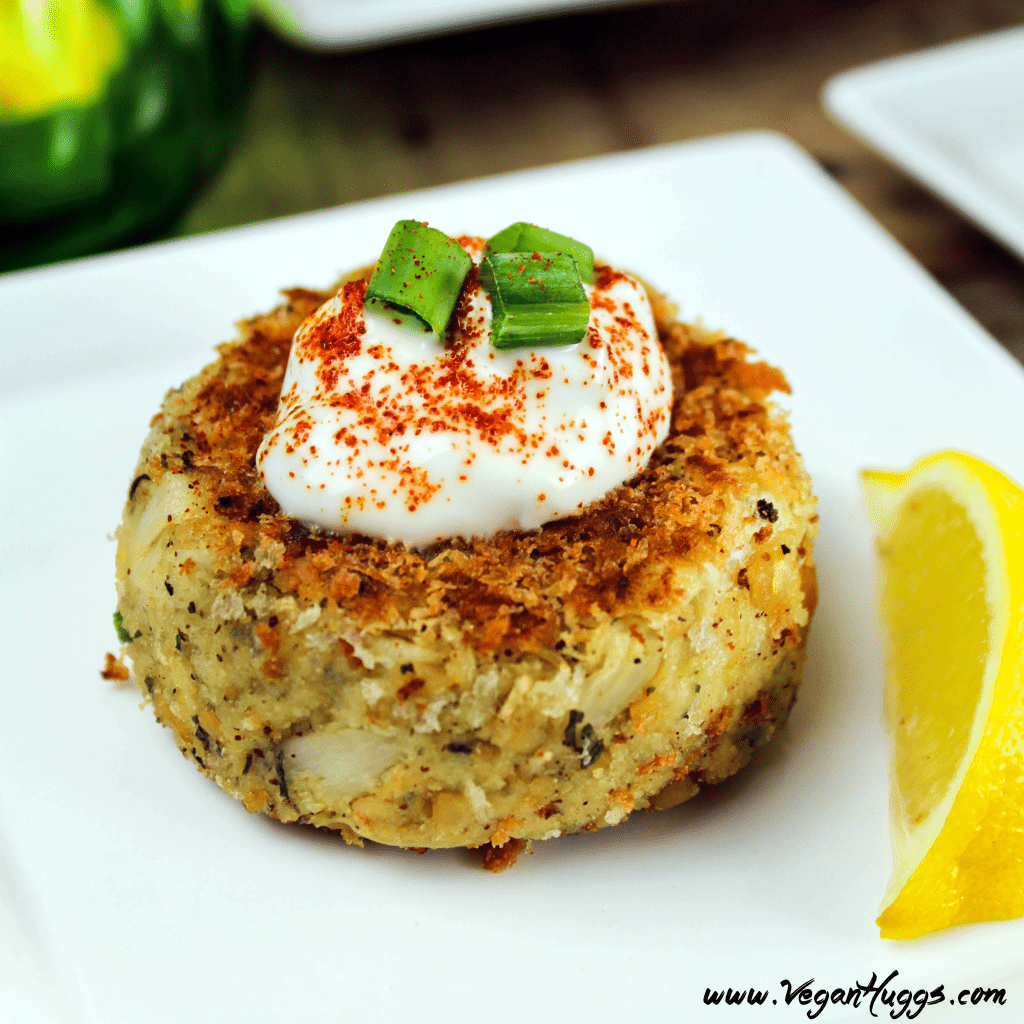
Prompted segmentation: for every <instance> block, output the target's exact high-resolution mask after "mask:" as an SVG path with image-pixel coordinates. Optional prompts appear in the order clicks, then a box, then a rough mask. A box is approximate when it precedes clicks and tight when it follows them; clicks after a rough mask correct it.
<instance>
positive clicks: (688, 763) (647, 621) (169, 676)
mask: <svg viewBox="0 0 1024 1024" xmlns="http://www.w3.org/2000/svg"><path fill="white" fill-rule="evenodd" d="M357 276H363V277H365V276H367V274H366V272H361V273H360V275H357ZM332 294H333V292H319V291H310V290H306V289H292V290H291V291H288V292H287V293H286V295H287V300H288V301H287V303H286V304H285V305H283V306H281V307H279V308H278V309H276V310H274V311H273V312H272V313H269V314H268V315H266V316H259V317H255V318H254V319H252V320H249V321H248V322H246V323H244V324H243V325H242V327H241V336H240V338H239V339H238V340H236V341H234V342H231V343H229V344H225V345H222V346H221V347H220V350H219V351H220V358H219V359H218V360H217V361H216V362H214V363H212V364H210V365H209V366H207V367H206V368H205V369H204V370H202V371H201V372H200V373H199V374H197V375H196V376H195V377H193V378H192V379H191V380H188V381H186V382H185V383H184V384H183V385H182V386H181V387H180V388H178V389H175V390H173V391H171V392H170V393H169V394H168V396H167V398H166V400H165V402H164V405H163V408H162V410H161V412H160V413H159V414H158V415H157V416H156V417H155V418H154V420H153V423H152V429H151V431H150V434H149V436H148V438H147V439H146V442H145V444H144V446H143V449H142V454H141V457H140V460H139V464H138V467H137V469H136V472H135V477H134V479H133V481H132V483H131V486H130V488H129V495H128V501H127V505H126V507H125V512H124V521H123V523H122V525H121V526H120V528H119V530H118V550H117V589H118V612H119V614H120V616H121V621H122V623H123V627H124V629H125V630H126V631H127V634H128V635H129V636H132V637H134V639H132V641H131V642H130V644H129V645H127V647H126V653H127V654H129V655H130V657H131V660H132V663H133V667H134V674H135V678H136V680H137V682H138V684H139V686H140V687H141V688H142V690H143V692H144V693H145V695H146V696H147V698H148V700H149V701H150V702H151V704H152V707H153V710H154V712H155V714H156V717H157V719H158V720H159V721H160V722H162V723H163V724H164V725H166V726H168V727H169V728H170V729H171V730H172V732H173V734H174V738H175V741H176V742H177V744H178V746H179V748H180V749H181V751H182V752H183V754H184V755H185V756H186V758H187V759H189V760H191V761H193V762H194V763H195V764H196V765H197V766H198V767H199V769H200V770H201V771H202V772H204V773H205V774H207V775H208V776H210V777H211V778H212V779H214V780H215V781H216V782H217V783H218V784H219V785H220V786H222V787H223V788H224V789H225V790H227V792H229V793H231V794H232V795H233V796H235V797H237V798H238V799H239V800H241V801H242V803H243V804H244V806H245V808H246V809H247V810H249V811H253V812H256V811H259V812H262V813H265V814H269V815H271V816H272V817H275V818H278V819H280V820H281V821H286V822H291V821H300V822H305V823H310V824H313V825H318V826H323V827H327V828H330V829H334V830H337V831H339V832H340V833H341V834H342V835H343V836H344V837H345V839H347V840H348V841H350V842H354V843H359V842H360V841H361V840H362V839H372V840H375V841H377V842H381V843H388V844H393V845H398V846H403V847H412V848H427V847H451V846H470V847H476V846H482V845H485V844H490V847H491V853H490V854H489V862H490V866H492V867H498V868H500V867H502V866H505V864H506V863H507V862H508V861H509V860H511V859H514V853H515V852H516V851H517V850H518V849H519V848H520V847H521V846H522V843H523V841H524V840H538V839H547V838H551V837H554V836H557V835H559V834H565V833H572V832H577V831H580V830H581V829H587V830H594V829H596V828H603V827H605V826H607V825H616V824H618V823H619V822H621V821H623V820H624V819H625V818H626V817H627V816H628V815H629V814H630V813H631V812H632V811H634V810H637V809H640V808H644V807H651V808H657V809H663V808H667V807H672V806H674V805H676V804H679V803H681V802H682V801H684V800H687V799H688V798H690V797H691V796H693V795H694V794H695V793H696V792H697V791H698V789H699V788H700V786H701V785H702V784H704V783H714V782H718V781H720V780H722V779H724V778H726V777H727V776H729V775H732V774H733V773H734V772H736V771H737V770H739V769H740V768H742V767H743V766H744V765H745V764H746V763H747V762H748V761H749V759H750V756H751V753H752V752H753V751H754V750H755V749H756V748H757V747H759V746H761V745H762V744H764V743H765V742H767V740H768V739H769V738H770V737H771V735H772V734H773V733H774V732H775V730H776V728H777V727H778V726H779V725H781V724H782V723H784V722H785V720H786V717H787V715H788V714H789V710H790V707H791V705H792V703H793V700H794V698H795V696H796V692H797V688H798V686H799V683H800V675H801V668H802V664H803V660H804V650H805V644H806V639H807V630H808V626H809V624H810V619H811V615H812V613H813V610H814V605H815V599H816V591H815V575H814V563H813V559H812V544H813V538H814V535H815V533H816V523H817V515H816V514H815V505H814V499H813V497H812V495H811V489H810V481H809V479H808V477H807V475H806V473H805V471H804V469H803V466H802V464H801V461H800V457H799V455H798V454H797V453H796V451H795V450H794V448H793V445H792V442H791V439H790V435H789V429H788V425H787V422H786V419H785V416H784V414H783V413H782V412H781V411H780V410H778V409H777V408H776V407H775V406H773V405H772V404H771V403H769V402H768V401H767V397H768V395H769V394H770V393H771V392H772V391H773V390H780V391H788V386H787V384H786V381H785V378H784V377H783V376H782V374H781V373H780V372H779V371H778V370H775V369H773V368H772V367H770V366H768V365H766V364H765V363H761V362H753V361H751V360H750V359H749V358H748V355H749V351H748V349H747V348H746V347H745V346H744V345H743V344H741V343H740V342H738V341H735V340H732V339H729V338H727V337H724V336H723V335H721V334H709V333H707V332H705V331H703V330H701V329H699V328H696V327H693V326H689V325H687V324H684V323H681V322H678V321H677V320H676V318H675V310H674V308H673V307H672V306H671V305H670V304H669V303H668V302H667V301H666V300H665V299H664V298H662V297H661V296H659V295H657V294H656V293H654V292H653V291H651V299H652V303H653V307H654V312H655V317H656V321H657V324H658V329H659V334H660V337H661V341H662V344H663V345H664V346H665V350H666V353H667V355H668V358H669V361H670V363H671V366H672V371H673V386H674V394H675V402H674V406H673V411H672V427H671V431H670V434H669V436H668V438H667V440H666V441H665V442H664V443H663V444H662V445H661V446H660V447H659V448H658V449H657V451H656V452H655V454H654V456H653V457H652V459H651V461H650V463H649V464H648V466H647V467H646V469H645V470H644V471H643V472H642V473H641V474H639V475H638V476H636V477H635V478H634V479H632V480H630V481H628V482H627V483H625V484H623V485H622V486H620V487H618V488H616V489H615V490H614V491H612V492H611V493H609V494H608V495H607V496H606V497H605V498H604V499H602V500H601V501H598V502H595V503H593V504H591V505H589V506H587V508H586V509H585V510H584V511H583V512H582V513H581V514H580V515H577V516H574V517H572V518H568V519H564V520H560V521H557V522H554V523H549V524H548V525H546V526H545V527H543V528H542V529H540V530H535V531H512V532H503V533H498V534H497V535H495V536H492V537H489V538H472V539H455V540H452V541H446V542H444V543H437V544H435V545H432V546H431V547H429V548H426V549H421V550H414V549H410V548H408V547H406V546H405V545H402V544H388V543H385V542H383V541H376V540H371V539H368V538H366V537H361V536H340V535H333V534H329V533H326V532H322V531H318V530H315V529H310V528H308V527H307V526H304V525H303V524H302V523H300V522H297V521H296V520H294V519H290V518H288V517H287V516H286V515H284V514H283V513H282V512H281V510H280V509H279V507H278V506H277V504H276V502H275V501H274V499H273V498H272V497H271V496H270V494H269V493H268V492H267V490H266V489H265V487H264V486H263V485H262V484H261V483H260V481H259V479H258V476H257V473H256V469H255V465H254V460H255V455H256V450H257V448H258V446H259V444H260V442H261V440H262V439H263V436H264V434H265V432H266V431H267V430H268V428H269V427H270V426H271V425H272V424H273V421H274V416H275V411H276V407H277V401H278V395H279V393H280V389H281V381H282V377H283V374H284V370H285V365H286V362H287V358H288V351H289V346H290V342H291V338H292V335H293V334H294V332H295V330H296V328H297V327H298V326H299V324H300V323H301V322H302V320H303V319H304V318H305V317H306V316H308V315H309V314H310V313H312V312H313V311H314V310H315V309H316V308H317V307H318V306H319V305H320V304H322V303H323V302H324V301H326V300H327V299H328V298H329V297H330V296H331V295H332Z"/></svg>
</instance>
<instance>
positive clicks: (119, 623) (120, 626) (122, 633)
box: [114, 612, 133, 644]
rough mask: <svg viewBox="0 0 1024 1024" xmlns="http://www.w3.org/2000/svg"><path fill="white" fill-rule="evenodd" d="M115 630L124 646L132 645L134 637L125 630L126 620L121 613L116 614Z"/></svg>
mask: <svg viewBox="0 0 1024 1024" xmlns="http://www.w3.org/2000/svg"><path fill="white" fill-rule="evenodd" d="M114 629H115V630H116V631H117V639H118V640H120V641H121V643H123V644H130V643H131V642H132V639H133V637H132V635H131V633H129V632H128V630H127V629H125V628H124V620H123V619H122V618H121V613H120V612H114Z"/></svg>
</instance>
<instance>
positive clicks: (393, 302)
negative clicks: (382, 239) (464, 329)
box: [366, 220, 473, 337]
mask: <svg viewBox="0 0 1024 1024" xmlns="http://www.w3.org/2000/svg"><path fill="white" fill-rule="evenodd" d="M472 265H473V261H472V259H470V257H469V254H468V253H467V252H466V251H465V250H464V249H463V248H462V246H461V245H459V243H458V242H456V241H455V240H454V239H451V238H449V237H448V236H447V235H446V234H445V233H444V232H443V231H438V230H437V228H430V227H427V225H426V224H421V223H420V222H419V221H417V220H400V221H399V222H398V223H397V224H396V225H395V226H394V227H393V228H392V229H391V234H390V235H388V240H387V242H386V243H385V245H384V251H383V252H382V253H381V255H380V259H379V260H378V261H377V267H376V269H375V270H374V272H373V276H372V277H371V278H370V283H369V284H368V285H367V286H366V301H367V303H369V304H373V303H377V302H382V303H387V304H388V305H390V306H394V307H395V308H396V309H398V310H399V311H400V312H402V313H412V314H413V315H414V316H416V317H417V318H418V319H419V320H420V321H422V322H423V323H424V324H426V325H427V326H428V327H429V328H430V329H431V330H433V332H434V333H435V334H437V335H438V336H439V337H440V336H441V335H443V334H444V330H445V328H446V327H447V326H448V321H449V320H450V319H451V315H452V310H454V309H455V303H456V302H458V300H459V291H460V290H461V288H462V282H463V281H464V280H465V279H466V274H468V273H469V268H470V267H471V266H472Z"/></svg>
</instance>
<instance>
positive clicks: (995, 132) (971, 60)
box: [823, 28, 1024, 259]
mask: <svg viewBox="0 0 1024 1024" xmlns="http://www.w3.org/2000/svg"><path fill="white" fill-rule="evenodd" d="M823 98H824V102H825V105H826V106H827V107H828V109H829V110H830V111H831V113H832V114H833V115H834V116H835V117H836V118H837V119H838V120H839V121H841V122H842V123H843V124H845V125H846V126H847V127H849V128H850V129H851V130H852V131H853V132H854V133H855V134H857V135H859V136H860V137H861V138H862V139H864V141H865V142H867V143H868V144H869V145H871V146H873V147H874V148H875V149H877V150H878V151H879V152H880V153H882V154H883V155H884V156H886V157H888V158H889V159H890V160H892V161H893V162H894V163H896V164H898V165H899V166H900V167H902V168H904V170H906V171H907V172H909V173H910V174H912V175H914V177H916V178H918V179H919V180H920V181H921V182H923V183H924V184H925V185H926V186H927V187H928V188H930V189H931V190H932V191H933V192H935V193H936V194H937V195H938V196H939V197H940V198H942V199H945V200H946V201H947V202H949V203H951V204H952V205H953V206H956V207H958V208H959V209H960V210H961V211H962V212H963V213H965V214H966V215H967V216H968V217H970V218H971V219H972V220H973V221H975V223H977V224H978V226H979V227H981V228H983V229H984V230H985V231H987V232H989V234H991V235H992V236H993V237H994V238H996V239H998V240H999V241H1001V242H1003V243H1004V244H1005V245H1007V246H1008V247H1009V248H1010V249H1012V250H1013V251H1014V252H1015V253H1016V254H1017V255H1018V256H1019V257H1020V258H1021V259H1024V28H1018V29H1010V30H1007V31H1003V32H996V33H993V34H991V35H986V36H981V37H978V38H975V39H969V40H967V41H965V42H961V43H954V44H952V45H950V46H942V47H937V48H935V49H931V50H926V51H923V52H921V53H915V54H910V55H908V56H905V57H897V58H894V59H892V60H886V61H882V62H880V63H878V64H870V65H868V66H866V67H863V68H856V69H854V70H853V71H847V72H844V73H843V74H841V75H838V76H837V77H835V78H833V79H832V80H831V81H830V82H829V83H828V84H827V85H826V87H825V91H824V96H823Z"/></svg>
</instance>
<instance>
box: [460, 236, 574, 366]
mask: <svg viewBox="0 0 1024 1024" xmlns="http://www.w3.org/2000/svg"><path fill="white" fill-rule="evenodd" d="M480 284H481V285H482V286H483V288H484V290H485V291H486V292H487V294H488V295H489V296H490V298H491V344H492V345H494V347H495V348H532V347H539V346H546V345H575V344H576V343H577V342H579V341H582V340H583V338H584V337H585V336H586V333H587V323H588V322H589V321H590V302H589V300H588V299H587V293H586V292H585V291H584V290H583V282H582V281H581V280H580V271H579V267H577V266H576V261H575V260H574V259H573V258H572V257H571V256H569V255H567V254H566V253H552V254H550V255H546V256H540V255H537V254H535V253H525V252H496V253H493V254H492V255H490V256H487V257H486V258H485V259H484V261H483V262H482V263H481V264H480Z"/></svg>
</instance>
